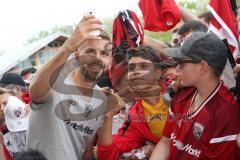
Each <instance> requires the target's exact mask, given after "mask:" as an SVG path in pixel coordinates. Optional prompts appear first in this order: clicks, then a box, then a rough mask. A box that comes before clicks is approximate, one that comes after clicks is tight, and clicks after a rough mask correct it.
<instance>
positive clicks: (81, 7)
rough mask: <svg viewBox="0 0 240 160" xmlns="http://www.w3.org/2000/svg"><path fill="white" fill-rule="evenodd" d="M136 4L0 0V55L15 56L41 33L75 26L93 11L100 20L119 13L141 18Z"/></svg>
mask: <svg viewBox="0 0 240 160" xmlns="http://www.w3.org/2000/svg"><path fill="white" fill-rule="evenodd" d="M138 1H139V0H118V1H117V0H0V51H5V53H11V52H16V51H17V50H18V49H21V48H23V47H24V45H23V44H24V43H26V42H27V41H28V40H29V39H30V38H32V37H33V36H34V35H37V33H39V32H40V31H42V30H51V29H52V28H54V27H55V26H58V25H67V24H77V23H78V22H79V21H80V20H81V18H82V16H83V15H84V14H86V13H87V12H90V11H93V12H94V13H95V15H96V16H97V17H98V18H99V19H102V20H103V19H104V18H108V17H114V15H116V14H117V13H118V12H119V11H120V10H123V9H130V10H133V11H136V12H137V13H138V14H141V11H140V10H139V8H138Z"/></svg>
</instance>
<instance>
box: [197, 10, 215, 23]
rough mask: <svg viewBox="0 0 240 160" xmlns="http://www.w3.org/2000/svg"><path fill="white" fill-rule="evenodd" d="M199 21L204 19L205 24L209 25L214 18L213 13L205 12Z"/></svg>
mask: <svg viewBox="0 0 240 160" xmlns="http://www.w3.org/2000/svg"><path fill="white" fill-rule="evenodd" d="M198 18H199V19H201V18H203V19H204V21H205V22H207V23H209V22H210V20H211V18H212V13H211V12H203V13H202V14H200V15H199V16H198Z"/></svg>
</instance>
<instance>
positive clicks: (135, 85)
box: [127, 56, 161, 92]
mask: <svg viewBox="0 0 240 160" xmlns="http://www.w3.org/2000/svg"><path fill="white" fill-rule="evenodd" d="M158 70H159V69H155V67H154V64H153V62H151V61H150V60H147V59H144V58H142V57H140V56H138V57H132V58H131V59H130V60H129V61H128V75H127V77H128V82H129V86H130V87H131V88H132V90H133V91H135V92H147V91H148V90H151V89H152V88H153V87H154V85H158V79H157V77H158V76H161V72H159V71H158Z"/></svg>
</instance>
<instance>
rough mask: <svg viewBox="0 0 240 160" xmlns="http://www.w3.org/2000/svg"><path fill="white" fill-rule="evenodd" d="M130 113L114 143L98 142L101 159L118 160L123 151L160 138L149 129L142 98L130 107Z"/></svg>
mask: <svg viewBox="0 0 240 160" xmlns="http://www.w3.org/2000/svg"><path fill="white" fill-rule="evenodd" d="M128 114H129V115H128V118H127V120H126V121H125V122H124V124H123V126H122V127H121V128H120V129H119V130H118V133H117V134H116V135H114V136H113V140H112V144H110V145H107V146H106V145H102V144H100V143H99V142H98V159H99V160H118V159H119V158H120V155H121V154H122V153H124V152H129V151H131V150H132V149H135V148H139V147H141V146H142V145H143V144H144V142H146V141H151V142H153V143H155V144H156V143H157V142H158V141H159V140H160V138H159V137H157V136H156V135H154V134H153V133H152V132H151V130H150V129H149V126H148V124H147V121H146V119H145V114H144V109H143V107H142V100H141V99H139V100H138V101H137V102H136V103H135V104H134V105H133V106H132V107H131V108H130V109H129V113H128ZM165 119H166V117H165Z"/></svg>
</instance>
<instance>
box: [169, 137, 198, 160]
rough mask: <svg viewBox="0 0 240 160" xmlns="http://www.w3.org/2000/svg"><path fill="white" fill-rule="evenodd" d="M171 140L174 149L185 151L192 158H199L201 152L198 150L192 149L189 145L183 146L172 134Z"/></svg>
mask: <svg viewBox="0 0 240 160" xmlns="http://www.w3.org/2000/svg"><path fill="white" fill-rule="evenodd" d="M171 140H172V143H173V146H174V147H176V148H177V149H178V150H181V151H185V152H187V153H188V154H190V155H192V156H194V157H200V154H201V151H200V150H198V149H194V148H193V147H192V145H191V144H186V145H185V144H183V143H182V142H181V141H179V140H177V138H176V135H175V134H174V133H172V134H171Z"/></svg>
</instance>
